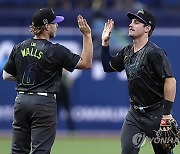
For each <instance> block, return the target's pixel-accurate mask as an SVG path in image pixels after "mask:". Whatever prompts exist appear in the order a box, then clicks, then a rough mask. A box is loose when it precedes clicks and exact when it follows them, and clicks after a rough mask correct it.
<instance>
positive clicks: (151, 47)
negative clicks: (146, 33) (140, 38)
mask: <svg viewBox="0 0 180 154" xmlns="http://www.w3.org/2000/svg"><path fill="white" fill-rule="evenodd" d="M146 48H147V50H148V51H149V53H157V54H158V53H159V54H164V53H165V51H164V50H163V49H162V48H161V47H159V46H158V45H157V44H156V43H153V42H151V41H149V42H148V43H147V45H146Z"/></svg>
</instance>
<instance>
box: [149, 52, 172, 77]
mask: <svg viewBox="0 0 180 154" xmlns="http://www.w3.org/2000/svg"><path fill="white" fill-rule="evenodd" d="M149 59H150V62H151V65H152V67H153V69H154V70H155V72H156V73H157V74H158V75H159V76H160V77H161V78H166V77H173V72H172V67H171V64H170V61H169V59H168V57H167V55H166V53H165V52H164V51H163V50H158V51H157V52H152V53H151V54H150V55H149Z"/></svg>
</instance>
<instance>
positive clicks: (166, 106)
mask: <svg viewBox="0 0 180 154" xmlns="http://www.w3.org/2000/svg"><path fill="white" fill-rule="evenodd" d="M172 105H173V102H171V101H168V100H164V111H163V114H164V115H169V114H171V109H172Z"/></svg>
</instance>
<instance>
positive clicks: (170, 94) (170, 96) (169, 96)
mask: <svg viewBox="0 0 180 154" xmlns="http://www.w3.org/2000/svg"><path fill="white" fill-rule="evenodd" d="M175 95H176V79H175V78H166V79H165V83H164V99H165V100H168V101H171V102H174V99H175Z"/></svg>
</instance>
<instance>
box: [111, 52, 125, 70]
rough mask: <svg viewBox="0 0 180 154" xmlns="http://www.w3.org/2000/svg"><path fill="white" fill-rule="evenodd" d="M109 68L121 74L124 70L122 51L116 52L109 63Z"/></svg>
mask: <svg viewBox="0 0 180 154" xmlns="http://www.w3.org/2000/svg"><path fill="white" fill-rule="evenodd" d="M110 65H111V67H112V68H113V69H114V70H116V71H118V72H121V71H122V70H124V50H122V51H120V52H118V53H117V54H116V55H115V56H114V57H113V58H112V60H111V61H110Z"/></svg>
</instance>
